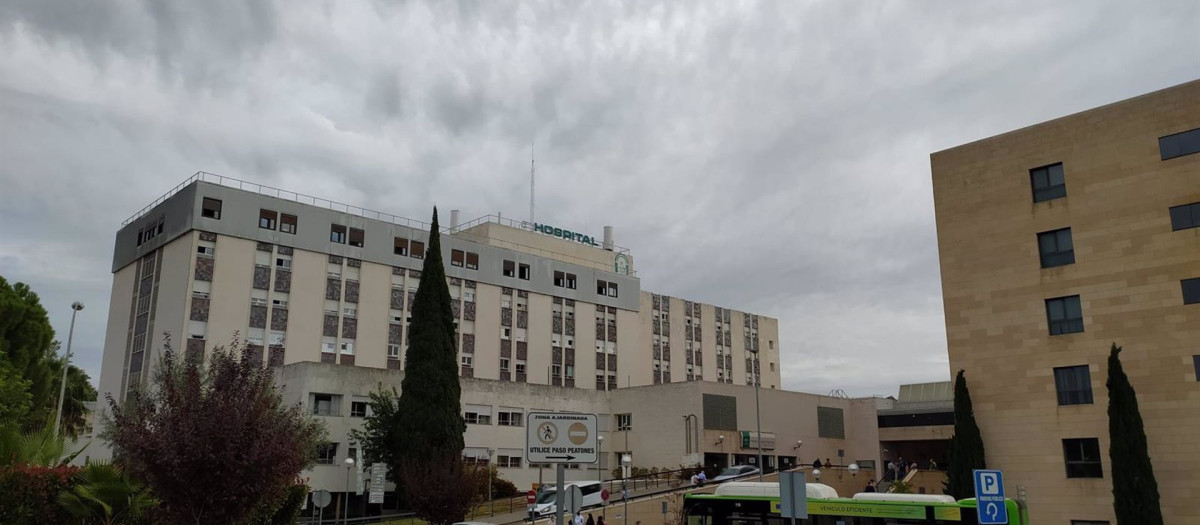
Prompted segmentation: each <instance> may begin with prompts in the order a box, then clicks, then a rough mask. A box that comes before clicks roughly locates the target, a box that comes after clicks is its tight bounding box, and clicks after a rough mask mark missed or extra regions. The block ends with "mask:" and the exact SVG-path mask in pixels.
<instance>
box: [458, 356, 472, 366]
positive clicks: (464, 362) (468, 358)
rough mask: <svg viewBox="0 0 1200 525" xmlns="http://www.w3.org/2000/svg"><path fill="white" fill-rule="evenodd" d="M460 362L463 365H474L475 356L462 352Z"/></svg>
mask: <svg viewBox="0 0 1200 525" xmlns="http://www.w3.org/2000/svg"><path fill="white" fill-rule="evenodd" d="M460 362H461V363H462V365H463V366H475V358H474V357H473V356H472V355H471V354H463V356H462V358H461V359H460Z"/></svg>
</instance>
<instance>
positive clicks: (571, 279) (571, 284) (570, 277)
mask: <svg viewBox="0 0 1200 525" xmlns="http://www.w3.org/2000/svg"><path fill="white" fill-rule="evenodd" d="M566 286H567V288H570V289H572V290H574V289H575V274H573V273H568V274H567V283H566Z"/></svg>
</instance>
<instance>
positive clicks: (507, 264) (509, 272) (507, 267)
mask: <svg viewBox="0 0 1200 525" xmlns="http://www.w3.org/2000/svg"><path fill="white" fill-rule="evenodd" d="M504 276H505V277H516V276H517V263H515V262H512V261H504Z"/></svg>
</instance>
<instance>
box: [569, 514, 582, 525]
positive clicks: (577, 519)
mask: <svg viewBox="0 0 1200 525" xmlns="http://www.w3.org/2000/svg"><path fill="white" fill-rule="evenodd" d="M571 523H574V524H575V525H583V514H575V518H574V519H572V520H571Z"/></svg>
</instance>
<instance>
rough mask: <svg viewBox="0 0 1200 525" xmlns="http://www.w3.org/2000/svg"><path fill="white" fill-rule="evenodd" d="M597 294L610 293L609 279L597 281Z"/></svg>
mask: <svg viewBox="0 0 1200 525" xmlns="http://www.w3.org/2000/svg"><path fill="white" fill-rule="evenodd" d="M596 295H608V281H596Z"/></svg>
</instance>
